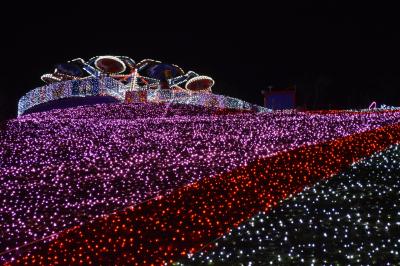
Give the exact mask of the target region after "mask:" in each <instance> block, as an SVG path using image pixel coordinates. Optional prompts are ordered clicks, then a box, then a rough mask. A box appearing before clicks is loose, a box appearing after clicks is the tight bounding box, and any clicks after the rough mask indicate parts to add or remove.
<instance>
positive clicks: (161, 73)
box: [18, 56, 268, 115]
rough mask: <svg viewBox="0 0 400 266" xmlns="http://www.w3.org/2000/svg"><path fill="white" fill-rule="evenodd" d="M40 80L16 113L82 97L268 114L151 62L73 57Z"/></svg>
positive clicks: (200, 79)
mask: <svg viewBox="0 0 400 266" xmlns="http://www.w3.org/2000/svg"><path fill="white" fill-rule="evenodd" d="M41 79H42V80H43V81H44V82H46V83H47V85H45V86H42V87H38V88H35V89H33V90H31V91H29V92H28V93H26V94H25V95H24V96H22V97H21V99H20V100H19V102H18V115H22V114H24V113H25V112H27V111H28V110H30V109H31V108H32V107H35V106H39V105H41V104H44V103H47V102H51V101H54V100H59V99H65V98H73V97H87V96H111V97H113V98H115V99H116V100H118V101H121V102H122V101H125V102H128V103H131V102H174V103H181V104H192V105H201V106H210V107H217V108H232V109H245V110H255V111H257V112H260V111H268V110H267V109H266V108H263V107H261V106H257V105H253V104H250V103H248V102H245V101H242V100H240V99H236V98H232V97H226V96H223V95H217V94H214V93H212V90H211V88H212V87H213V86H214V84H215V82H214V80H213V79H212V78H211V77H208V76H205V75H199V74H197V73H196V72H194V71H188V72H185V71H184V70H183V69H182V68H180V67H179V66H177V65H173V64H165V63H162V62H160V61H157V60H152V59H144V60H142V61H140V62H138V63H136V62H135V61H134V60H133V59H131V58H129V57H127V56H96V57H93V58H91V59H89V60H87V61H85V60H83V59H81V58H76V59H73V60H70V61H68V62H67V63H63V64H58V65H56V68H55V69H54V72H53V73H49V74H44V75H42V77H41Z"/></svg>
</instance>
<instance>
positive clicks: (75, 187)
mask: <svg viewBox="0 0 400 266" xmlns="http://www.w3.org/2000/svg"><path fill="white" fill-rule="evenodd" d="M399 121H400V112H399V111H396V110H377V111H357V112H356V111H329V112H315V113H302V112H293V111H286V112H280V111H276V112H264V113H262V112H261V113H260V112H254V111H248V110H238V109H221V108H214V107H204V106H196V105H188V104H175V103H111V104H98V105H91V106H81V107H76V108H69V109H60V110H57V109H56V110H52V111H47V112H38V113H33V114H26V115H23V116H21V117H19V118H17V119H14V120H10V121H8V122H7V125H6V126H5V129H4V130H2V131H0V202H1V205H0V230H1V235H2V238H1V242H0V259H1V262H3V263H6V264H17V265H18V264H22V263H28V264H30V265H31V264H45V265H48V264H54V263H60V264H67V265H71V264H79V263H85V264H94V265H98V264H107V265H108V264H114V263H115V264H124V263H129V264H137V265H143V264H152V263H153V264H162V263H165V262H167V263H173V262H176V263H178V264H193V263H194V264H199V263H207V264H208V263H212V262H213V261H214V262H218V263H223V262H224V261H225V262H226V261H228V262H230V263H235V262H244V263H246V262H250V261H253V262H257V261H258V262H261V261H266V262H269V261H272V262H275V263H278V262H279V261H280V260H285V261H286V262H288V261H289V262H290V261H291V259H290V258H289V257H293V259H294V260H293V262H299V261H300V262H303V261H304V260H307V261H312V260H313V259H314V260H317V261H319V262H321V261H322V259H325V260H328V261H330V262H332V261H336V260H338V261H340V262H357V259H358V260H362V261H367V260H368V258H369V256H376V254H377V252H378V250H379V249H378V250H376V251H373V250H375V249H373V248H372V247H370V246H368V247H366V246H367V245H369V244H368V243H365V241H367V240H365V239H364V235H363V234H367V235H368V232H369V234H371V232H378V231H379V232H382V233H383V234H382V236H381V237H379V236H376V235H375V238H374V240H373V241H374V242H371V243H373V245H376V247H377V248H381V249H382V248H383V250H385V254H387V255H385V256H386V257H385V258H387V259H388V260H389V259H390V260H393V258H398V253H396V252H397V249H398V245H399V243H398V241H399V222H400V208H399V205H398V203H397V201H398V195H397V198H396V196H395V195H394V194H393V193H398V189H396V187H397V186H398V184H399V180H400V176H399V173H398V171H395V170H394V169H397V168H396V167H397V164H398V160H397V159H395V158H394V157H396V156H398V149H397V148H396V146H393V145H395V144H396V143H398V141H399V140H400V131H399V127H400V125H399V124H398V122H399ZM389 147H391V148H390V149H389V150H388V151H387V152H384V153H382V154H377V155H374V156H375V157H371V159H368V160H366V161H365V162H361V163H358V161H360V160H361V159H362V158H369V157H370V156H372V155H373V154H376V153H379V152H381V151H384V150H386V149H388V148H389ZM386 154H387V155H386ZM387 156H389V157H387ZM392 157H393V158H392ZM396 158H397V157H396ZM378 162H379V163H378ZM358 165H359V166H358ZM350 166H352V167H353V168H354V169H355V170H351V168H350V170H346V169H349V167H350ZM356 167H357V168H356ZM366 167H369V168H368V171H369V172H368V171H367V172H360V171H361V170H357V169H362V168H366ZM386 167H388V169H387V170H386ZM390 169H393V172H392V174H390V173H389V172H390ZM385 171H386V172H385ZM362 173H365V174H364V175H363V176H360V175H361V174H362ZM325 179H329V181H321V180H325ZM371 182H372V183H371ZM315 183H318V184H317V185H315V188H312V187H313V185H314V184H315ZM306 187H308V188H309V189H307V190H305V191H304V192H301V191H302V190H303V189H305V188H306ZM310 188H311V190H310ZM299 192H301V193H300V194H298V195H297V196H294V195H296V194H297V193H299ZM293 196H294V197H293ZM342 197H347V198H348V199H350V200H353V201H355V202H357V201H359V200H361V199H362V198H363V197H364V199H368V202H370V205H369V206H368V207H367V206H360V205H354V206H349V203H350V202H351V201H347V200H346V201H345V202H346V204H347V205H344V204H345V203H341V202H342ZM385 197H389V198H387V199H385ZM284 199H288V200H287V201H285V202H284V203H282V200H284ZM378 199H379V200H378ZM389 199H391V200H389ZM316 201H319V202H320V203H319V204H318V205H316V204H317V203H316ZM321 202H322V203H321ZM312 204H314V206H312ZM355 204H356V203H355ZM393 204H394V205H393ZM389 207H390V210H387V209H385V208H389ZM260 213H261V214H260ZM371 215H373V217H376V219H379V220H380V222H378V224H377V222H376V221H370V220H371V219H370V217H371ZM382 215H390V217H389V216H384V217H383V216H382ZM381 216H382V217H381ZM346 217H349V218H346ZM248 219H250V220H248ZM314 224H315V225H314ZM238 226H239V227H238ZM303 227H304V229H301V228H303ZM386 227H387V228H388V229H387V230H391V231H390V234H389V233H385V230H386V229H385V228H386ZM300 229H301V230H302V231H300ZM231 230H233V231H231ZM338 230H339V231H338ZM365 230H366V231H365ZM303 231H304V232H305V233H304V234H307V235H310V234H311V235H312V233H313V234H315V237H311V236H310V238H308V239H304V234H303V233H302V232H303ZM387 232H389V231H387ZM321 234H323V235H322V236H321ZM324 234H327V236H329V237H330V238H331V241H334V242H333V243H332V242H330V243H328V242H327V241H326V240H325V238H324ZM367 235H365V237H367ZM221 237H222V238H221ZM332 238H333V239H332ZM218 239H219V240H218ZM334 239H337V240H334ZM363 239H364V240H363ZM215 241H216V242H215ZM324 241H325V242H324ZM357 241H358V242H357ZM371 241H372V240H371ZM382 241H383V242H382ZM361 242H362V243H361ZM321 243H325V244H323V245H326V248H323V246H319V245H321ZM383 243H385V244H383ZM310 245H311V246H310ZM313 245H318V247H315V248H314V246H313ZM382 245H385V247H382ZM357 247H358V249H357ZM374 248H375V246H374ZM338 250H341V252H343V254H340V256H333V255H332V256H331V257H329V256H327V255H326V254H327V253H328V254H333V253H332V252H339V251H338ZM348 251H349V252H350V253H351V254H353V255H349V256H352V257H346V256H347V255H348V254H347V253H346V252H348ZM391 251H393V252H395V253H393V252H391ZM344 253H346V256H345V255H344ZM350 253H349V254H350ZM357 253H358V254H362V255H356V254H357ZM335 254H336V253H335ZM378 254H379V253H378ZM390 256H391V257H390ZM353 258H354V260H352V259H353Z"/></svg>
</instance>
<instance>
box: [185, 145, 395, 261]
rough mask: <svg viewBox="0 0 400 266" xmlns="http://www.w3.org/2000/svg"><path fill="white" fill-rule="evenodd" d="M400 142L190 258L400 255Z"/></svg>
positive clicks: (322, 258) (335, 258)
mask: <svg viewBox="0 0 400 266" xmlns="http://www.w3.org/2000/svg"><path fill="white" fill-rule="evenodd" d="M399 169H400V146H398V145H396V146H393V147H391V148H390V149H388V150H386V151H384V152H379V153H377V154H374V156H372V157H370V158H368V159H365V160H363V161H362V162H360V163H357V164H354V165H353V166H352V167H351V169H349V170H347V171H345V172H343V173H340V174H339V175H337V176H334V177H333V178H332V179H329V180H327V181H320V182H319V183H318V184H317V185H315V186H313V187H311V188H308V189H306V190H305V191H303V192H301V193H300V194H298V195H297V196H296V197H293V198H291V199H289V200H287V201H284V202H283V203H282V205H281V206H278V207H277V208H275V209H273V210H272V211H270V212H267V213H260V214H258V215H256V216H255V217H253V218H251V219H250V220H249V221H247V222H245V223H243V224H242V225H240V226H239V227H238V228H235V229H233V230H232V231H231V232H230V233H229V234H227V235H225V236H224V237H222V238H220V239H218V241H216V242H215V243H213V244H210V246H209V247H208V251H206V250H204V251H203V252H198V253H196V254H195V255H194V256H192V257H191V259H190V260H189V259H188V260H186V261H184V263H183V264H184V265H199V264H205V265H209V264H210V263H215V264H217V265H221V264H224V265H232V264H240V263H243V264H245V265H248V264H251V263H253V264H254V265H260V264H272V265H276V264H285V265H287V264H293V265H299V264H302V263H304V264H307V265H311V264H313V263H314V264H317V265H320V264H335V265H337V264H343V265H344V264H358V265H360V264H363V265H365V264H369V263H371V264H375V265H384V264H386V263H388V262H390V263H391V264H396V263H399V262H400V256H399V250H400V197H399V196H400V192H399V191H400V170H399Z"/></svg>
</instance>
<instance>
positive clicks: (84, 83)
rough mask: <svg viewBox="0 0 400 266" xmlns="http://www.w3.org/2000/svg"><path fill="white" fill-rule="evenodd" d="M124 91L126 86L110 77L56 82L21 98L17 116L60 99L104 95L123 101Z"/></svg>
mask: <svg viewBox="0 0 400 266" xmlns="http://www.w3.org/2000/svg"><path fill="white" fill-rule="evenodd" d="M125 90H126V86H124V85H123V84H122V83H120V82H118V81H117V80H115V79H113V78H110V77H100V78H95V77H90V78H86V79H81V80H68V81H63V82H57V83H53V84H50V85H46V86H43V87H38V88H35V89H33V90H31V91H29V92H28V93H26V94H25V95H24V96H22V97H21V98H20V100H19V102H18V116H20V115H22V114H23V113H24V112H25V111H26V110H28V109H30V108H32V107H34V106H36V105H39V104H42V103H46V102H49V101H53V100H58V99H62V98H69V97H85V96H98V95H105V96H112V97H115V98H117V99H119V100H123V99H124V97H125Z"/></svg>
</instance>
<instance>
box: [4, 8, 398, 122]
mask: <svg viewBox="0 0 400 266" xmlns="http://www.w3.org/2000/svg"><path fill="white" fill-rule="evenodd" d="M297 2H302V3H297V4H296V5H293V4H289V3H287V2H282V4H280V5H279V6H262V5H260V6H254V4H251V3H250V2H249V3H246V2H243V1H242V2H239V4H236V5H235V6H233V7H231V6H229V8H226V9H225V8H224V7H222V8H221V7H219V8H215V7H212V6H205V7H203V8H200V9H198V10H197V9H195V8H194V7H191V6H189V9H188V10H184V11H183V10H182V11H181V10H179V9H178V11H175V12H169V11H168V10H163V9H162V8H161V9H160V10H157V12H154V13H151V15H149V14H147V13H146V11H145V9H143V10H135V12H132V14H130V13H129V12H128V11H127V10H121V9H120V10H115V9H113V8H110V9H107V8H106V9H104V10H102V11H99V12H92V13H87V12H83V11H80V10H78V9H75V10H74V11H73V12H70V13H68V14H67V13H66V12H64V13H61V12H60V13H45V15H36V14H35V15H32V14H31V15H29V16H26V15H25V14H20V13H15V14H13V18H12V19H6V20H5V21H4V22H3V23H2V25H3V26H2V27H3V36H4V34H5V36H6V37H5V38H3V40H5V41H4V42H5V44H6V46H5V47H6V48H4V49H3V52H4V55H3V57H4V58H6V59H4V60H3V61H5V62H4V64H3V68H4V69H3V71H2V72H1V78H2V80H4V82H3V87H2V88H1V90H2V94H1V96H0V97H1V98H0V111H1V114H0V120H1V119H5V118H9V117H14V116H15V113H16V105H17V101H18V99H19V97H21V96H22V95H23V94H24V93H26V92H27V91H28V90H30V89H32V88H34V87H37V86H41V85H42V84H43V83H42V82H41V80H40V76H41V75H42V74H43V73H47V72H51V71H53V69H54V65H55V64H57V63H60V62H65V61H67V60H70V59H72V58H76V57H81V58H84V59H88V58H90V57H92V56H95V55H106V54H112V55H126V56H130V57H132V58H133V59H134V60H136V61H140V60H141V59H144V58H153V59H158V60H161V61H165V62H168V63H175V64H178V65H180V66H181V67H182V68H184V69H185V70H194V71H196V72H198V73H200V74H205V75H209V76H211V77H213V78H214V79H215V81H216V85H215V86H214V91H215V92H216V93H221V94H225V95H230V96H234V97H239V98H242V99H244V100H247V101H249V102H252V103H257V104H262V96H261V94H260V91H261V90H262V89H265V88H267V86H268V85H273V86H276V87H286V86H289V85H293V84H296V85H297V89H298V93H297V104H298V105H306V106H307V108H351V107H367V106H368V104H369V103H370V102H371V101H374V100H376V101H378V103H386V104H390V105H398V106H400V88H399V87H400V82H399V80H400V66H399V59H400V57H399V49H400V35H399V33H400V30H399V28H398V26H397V25H398V23H397V21H396V20H397V17H398V15H397V14H396V13H395V12H396V9H395V8H394V6H377V5H372V4H371V5H369V6H368V5H367V6H366V5H365V4H363V5H354V6H349V5H348V4H347V5H342V4H339V1H305V2H303V1H297ZM319 2H324V3H323V4H321V3H319ZM181 8H182V7H181ZM399 25H400V24H399ZM3 44H4V43H3ZM316 91H318V97H316Z"/></svg>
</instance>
